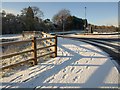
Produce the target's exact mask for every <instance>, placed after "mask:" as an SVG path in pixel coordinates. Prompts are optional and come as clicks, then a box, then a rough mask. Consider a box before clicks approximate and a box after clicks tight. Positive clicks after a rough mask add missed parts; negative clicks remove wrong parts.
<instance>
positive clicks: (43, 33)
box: [42, 32, 53, 37]
mask: <svg viewBox="0 0 120 90" xmlns="http://www.w3.org/2000/svg"><path fill="white" fill-rule="evenodd" d="M42 34H43V35H47V37H48V36H49V37H51V36H53V35H51V34H48V33H44V32H42Z"/></svg>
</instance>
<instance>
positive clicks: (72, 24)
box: [1, 6, 87, 34]
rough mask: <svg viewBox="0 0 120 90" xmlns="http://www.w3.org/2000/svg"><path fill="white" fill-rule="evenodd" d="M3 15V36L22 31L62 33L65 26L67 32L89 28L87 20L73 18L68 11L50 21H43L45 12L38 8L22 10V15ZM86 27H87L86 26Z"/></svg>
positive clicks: (60, 13) (63, 10)
mask: <svg viewBox="0 0 120 90" xmlns="http://www.w3.org/2000/svg"><path fill="white" fill-rule="evenodd" d="M1 14H2V34H16V33H22V31H44V32H54V31H56V32H57V31H62V29H63V24H64V29H65V31H67V30H83V29H84V28H85V27H86V26H87V20H84V19H81V18H78V17H76V16H71V14H70V11H69V10H66V9H62V10H60V11H59V12H58V13H57V14H56V15H54V16H53V19H52V21H51V20H50V19H45V20H43V19H42V18H43V17H44V14H43V12H42V11H41V10H40V9H39V8H38V7H30V6H29V7H28V8H24V9H22V10H21V14H18V15H14V14H12V13H6V12H5V11H4V10H3V11H2V12H1ZM85 25H86V26H85Z"/></svg>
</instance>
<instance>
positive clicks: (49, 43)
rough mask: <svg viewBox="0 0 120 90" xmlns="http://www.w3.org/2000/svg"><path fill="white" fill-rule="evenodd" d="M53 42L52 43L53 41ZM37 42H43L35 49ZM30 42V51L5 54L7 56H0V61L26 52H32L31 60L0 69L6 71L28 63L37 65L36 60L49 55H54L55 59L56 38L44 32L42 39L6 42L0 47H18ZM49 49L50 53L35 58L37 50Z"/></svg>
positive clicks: (34, 38)
mask: <svg viewBox="0 0 120 90" xmlns="http://www.w3.org/2000/svg"><path fill="white" fill-rule="evenodd" d="M53 40H54V41H53ZM37 41H40V42H43V44H44V46H43V47H40V48H38V47H37ZM28 42H31V43H32V46H31V47H32V49H30V50H26V51H21V52H16V53H11V54H7V55H2V56H0V58H1V59H6V58H10V57H12V56H16V55H20V54H24V53H28V52H32V58H30V59H27V60H24V61H21V62H17V63H15V64H11V65H7V66H2V67H1V69H2V70H4V69H7V68H12V67H15V66H16V65H20V64H23V63H28V62H29V61H33V62H34V65H37V64H38V58H40V57H43V56H46V55H51V54H54V57H57V36H56V35H55V36H53V35H50V34H46V33H44V32H42V38H36V37H33V38H32V39H30V40H23V41H13V42H6V43H2V44H0V46H1V47H2V46H8V45H17V44H18V45H19V44H24V43H28ZM49 48H50V50H51V51H50V52H48V53H46V54H43V55H40V56H37V51H38V50H43V49H49Z"/></svg>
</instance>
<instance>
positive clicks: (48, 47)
mask: <svg viewBox="0 0 120 90" xmlns="http://www.w3.org/2000/svg"><path fill="white" fill-rule="evenodd" d="M54 46H55V45H51V46H46V47H40V48H38V49H37V50H42V49H46V48H49V47H54Z"/></svg>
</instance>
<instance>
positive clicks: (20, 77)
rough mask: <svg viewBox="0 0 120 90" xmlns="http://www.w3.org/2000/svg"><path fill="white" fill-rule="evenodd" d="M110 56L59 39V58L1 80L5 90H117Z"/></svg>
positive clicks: (94, 49)
mask: <svg viewBox="0 0 120 90" xmlns="http://www.w3.org/2000/svg"><path fill="white" fill-rule="evenodd" d="M118 74H119V73H118V70H117V69H116V67H115V65H114V64H113V62H112V60H111V58H110V57H109V55H108V54H106V53H105V52H103V51H102V50H100V49H99V48H97V47H95V46H92V45H90V44H87V43H84V42H80V41H74V40H70V39H65V38H58V57H56V58H53V59H50V60H48V61H46V62H43V63H39V64H38V65H36V66H33V67H30V68H28V69H26V70H22V71H19V72H17V73H15V74H14V75H11V76H9V77H4V78H1V79H0V82H2V86H1V87H2V88H35V87H37V88H118Z"/></svg>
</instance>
